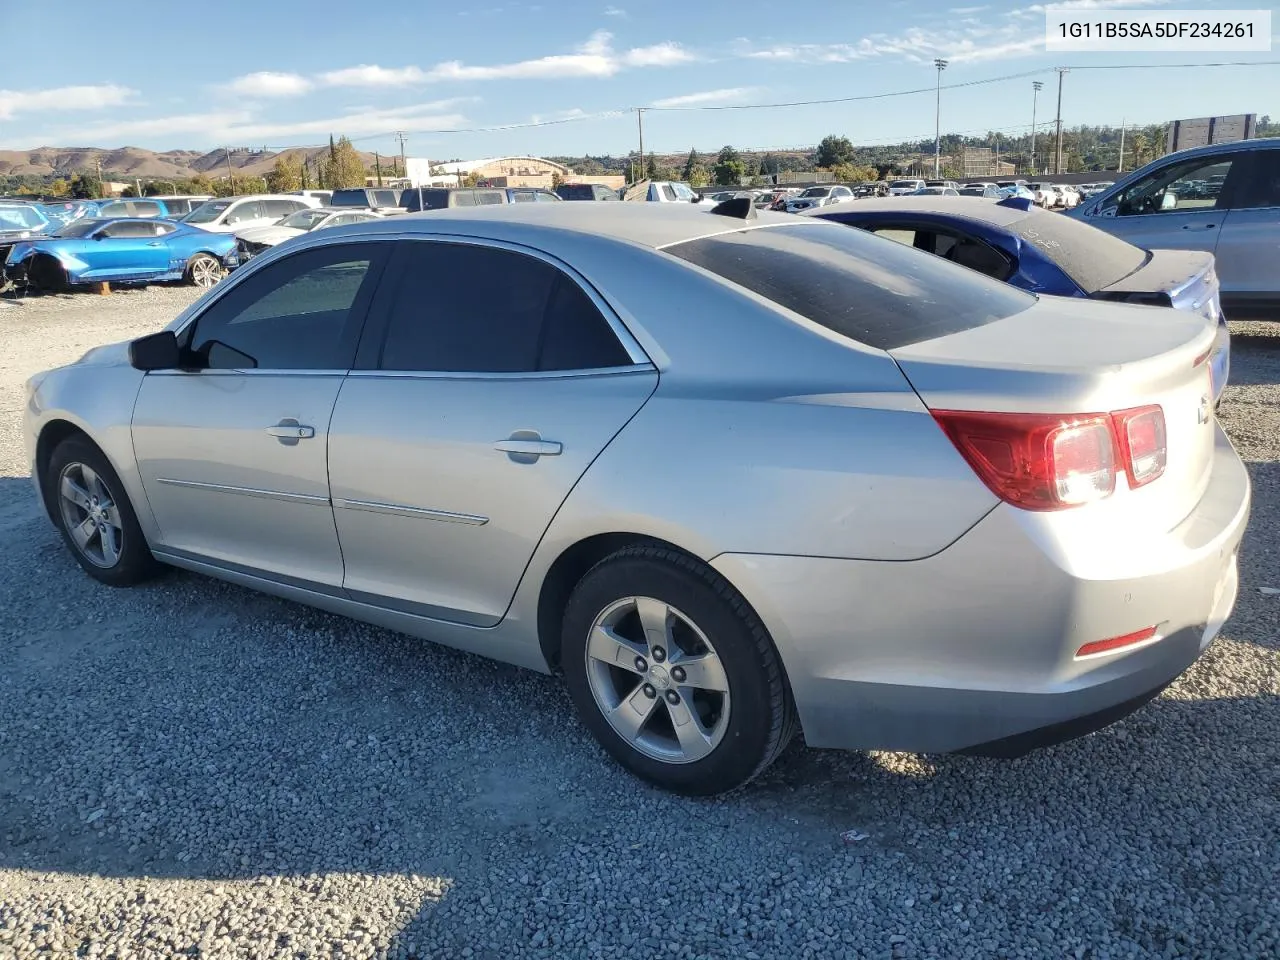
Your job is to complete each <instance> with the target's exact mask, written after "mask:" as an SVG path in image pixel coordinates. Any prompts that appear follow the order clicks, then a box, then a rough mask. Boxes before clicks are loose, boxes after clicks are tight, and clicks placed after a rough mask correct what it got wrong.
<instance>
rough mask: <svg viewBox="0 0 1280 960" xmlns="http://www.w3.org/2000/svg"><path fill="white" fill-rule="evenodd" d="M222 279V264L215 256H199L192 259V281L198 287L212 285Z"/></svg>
mask: <svg viewBox="0 0 1280 960" xmlns="http://www.w3.org/2000/svg"><path fill="white" fill-rule="evenodd" d="M221 279H222V264H220V263H218V261H217V260H215V259H213V257H207V256H199V257H196V258H195V259H194V260H192V261H191V282H192V283H194V284H195V285H196V286H197V287H212V286H213V285H214V284H215V283H217V282H218V281H219V280H221Z"/></svg>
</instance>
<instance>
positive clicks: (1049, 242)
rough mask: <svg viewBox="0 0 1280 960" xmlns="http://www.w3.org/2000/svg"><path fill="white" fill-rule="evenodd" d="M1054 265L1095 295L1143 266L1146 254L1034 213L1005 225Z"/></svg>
mask: <svg viewBox="0 0 1280 960" xmlns="http://www.w3.org/2000/svg"><path fill="white" fill-rule="evenodd" d="M1006 229H1009V230H1012V231H1013V232H1014V233H1016V234H1017V235H1018V236H1020V237H1021V238H1022V239H1023V240H1025V241H1027V242H1029V243H1033V244H1035V245H1036V247H1037V248H1038V249H1039V250H1040V252H1041V253H1042V254H1044V255H1045V256H1046V257H1048V258H1049V259H1050V260H1052V261H1053V262H1054V263H1056V264H1057V265H1058V266H1059V267H1060V268H1061V269H1062V272H1063V273H1065V274H1066V275H1067V276H1068V277H1070V278H1071V279H1072V280H1074V281H1075V282H1076V283H1077V284H1078V285H1079V287H1080V289H1081V290H1083V291H1084V292H1085V293H1096V292H1097V291H1099V290H1101V289H1102V288H1103V287H1109V286H1110V285H1111V284H1113V283H1115V282H1116V281H1117V280H1121V279H1123V278H1124V277H1127V276H1129V274H1131V273H1133V271H1135V270H1137V269H1138V268H1139V267H1141V266H1142V265H1143V264H1144V263H1146V262H1147V252H1146V251H1145V250H1143V249H1142V248H1141V247H1135V246H1134V245H1133V244H1131V243H1126V242H1125V241H1124V240H1121V239H1120V238H1119V237H1116V236H1113V235H1112V234H1109V233H1106V232H1105V231H1102V230H1097V229H1095V228H1094V227H1091V226H1090V225H1089V224H1087V223H1081V222H1080V221H1079V220H1072V219H1071V218H1070V217H1064V216H1061V215H1059V214H1056V213H1037V214H1032V215H1030V216H1027V217H1025V218H1023V219H1022V220H1015V221H1013V222H1012V223H1010V224H1006Z"/></svg>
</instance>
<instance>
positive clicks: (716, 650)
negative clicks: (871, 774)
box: [561, 547, 795, 795]
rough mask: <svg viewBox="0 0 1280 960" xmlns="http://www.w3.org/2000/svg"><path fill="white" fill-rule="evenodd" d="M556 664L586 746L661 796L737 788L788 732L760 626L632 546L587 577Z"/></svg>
mask: <svg viewBox="0 0 1280 960" xmlns="http://www.w3.org/2000/svg"><path fill="white" fill-rule="evenodd" d="M561 653H562V662H563V663H564V670H565V679H566V682H567V684H568V687H569V692H570V694H571V696H572V697H573V700H574V703H575V705H576V706H577V708H578V711H579V713H580V714H581V716H582V719H583V722H584V723H585V724H586V725H587V727H588V729H590V731H591V733H592V735H593V736H595V738H596V740H598V741H599V742H600V744H601V745H602V746H603V747H604V748H605V749H606V750H607V751H608V752H609V753H610V754H611V755H612V756H613V757H614V759H615V760H617V761H618V762H619V763H620V764H622V765H623V766H624V767H626V768H627V769H628V770H630V771H631V772H632V773H635V774H637V775H638V776H640V777H642V778H644V779H645V780H648V781H650V782H651V783H654V784H656V785H658V786H661V787H664V788H666V789H668V790H673V791H675V792H678V793H684V794H690V795H708V794H714V793H720V792H723V791H726V790H732V789H733V788H735V787H739V786H741V785H743V784H745V783H747V782H748V781H750V780H751V779H752V778H754V777H756V776H757V775H759V774H760V773H761V772H762V771H763V770H764V769H765V768H766V767H768V766H769V764H771V763H772V762H773V761H774V760H775V759H776V758H777V757H778V755H779V754H780V753H781V752H782V750H783V748H784V747H786V745H787V743H788V742H789V741H790V739H791V737H792V735H793V733H794V729H795V710H794V707H793V705H792V702H791V695H790V691H789V690H788V688H787V683H786V678H785V676H784V674H783V670H782V664H781V661H780V659H779V657H778V653H777V650H776V649H775V648H774V646H773V642H772V641H771V640H770V638H769V635H768V633H767V631H766V630H765V628H764V625H763V624H762V623H761V622H760V620H759V618H758V617H757V616H756V615H755V613H754V611H752V610H751V608H750V607H749V606H748V605H747V603H746V601H745V600H744V599H743V598H742V597H741V595H739V594H738V593H737V591H736V590H734V589H733V587H732V586H731V585H730V584H729V583H728V582H727V581H725V580H724V579H723V578H722V577H720V576H719V575H718V574H717V573H715V571H713V570H711V569H710V568H708V567H706V566H704V565H702V564H700V563H698V562H697V561H695V560H693V559H692V558H690V557H688V556H686V555H684V554H681V553H678V552H676V551H674V550H670V549H665V548H661V547H628V548H626V549H623V550H620V551H618V552H617V553H615V554H613V555H612V556H610V557H607V558H606V559H605V560H602V561H601V562H600V563H599V564H597V565H596V566H595V567H593V568H592V569H591V570H590V571H589V572H588V573H587V575H586V576H585V577H583V579H582V581H581V582H580V583H579V584H578V586H577V587H576V588H575V589H574V591H573V594H572V596H571V597H570V600H569V606H568V609H567V611H566V614H565V620H564V633H563V636H562V641H561Z"/></svg>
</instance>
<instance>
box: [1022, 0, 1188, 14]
mask: <svg viewBox="0 0 1280 960" xmlns="http://www.w3.org/2000/svg"><path fill="white" fill-rule="evenodd" d="M1165 5H1166V0H1059V2H1058V3H1033V4H1032V5H1031V6H1029V7H1023V8H1022V9H1021V10H1014V11H1012V12H1011V13H1010V16H1014V17H1034V16H1043V15H1044V12H1045V11H1046V10H1048V9H1050V8H1052V9H1054V10H1107V9H1114V8H1117V7H1119V8H1120V9H1122V10H1127V9H1130V8H1132V7H1161V6H1165Z"/></svg>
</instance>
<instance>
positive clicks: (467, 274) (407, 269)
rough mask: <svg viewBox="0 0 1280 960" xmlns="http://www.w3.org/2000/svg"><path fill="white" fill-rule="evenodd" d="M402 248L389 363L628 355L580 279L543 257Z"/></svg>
mask: <svg viewBox="0 0 1280 960" xmlns="http://www.w3.org/2000/svg"><path fill="white" fill-rule="evenodd" d="M402 255H403V256H404V257H405V259H404V260H403V261H402V266H401V269H400V271H399V275H400V281H399V284H398V289H397V290H396V291H395V294H394V298H393V300H392V302H391V304H390V309H389V325H388V329H387V337H386V340H385V342H384V344H383V348H382V357H381V361H380V364H379V365H380V367H381V368H382V369H384V370H414V371H423V372H428V371H430V372H442V373H532V372H535V371H539V370H580V369H597V368H602V367H616V366H625V365H628V364H630V363H631V360H630V358H629V357H628V356H627V353H626V351H625V350H624V349H623V348H622V345H621V344H620V343H619V342H618V339H617V337H615V336H614V334H613V331H612V329H610V327H609V325H608V322H607V321H606V320H605V318H604V317H603V316H602V315H601V314H600V311H599V310H597V309H596V307H595V304H594V303H592V302H591V299H590V298H589V297H588V296H587V295H586V294H585V293H584V292H583V291H582V288H581V287H579V286H578V285H577V283H575V282H574V281H573V280H572V279H570V278H569V277H568V276H566V275H565V274H564V273H562V272H561V271H560V270H558V269H557V268H556V267H554V266H552V265H551V264H549V263H547V262H545V261H543V260H539V259H537V258H536V257H530V256H526V255H524V254H520V253H515V252H513V251H510V250H500V249H496V248H493V247H483V246H475V245H471V244H461V243H444V242H438V241H421V242H416V243H414V244H412V245H411V246H409V247H407V248H406V249H405V250H404V252H403V254H402Z"/></svg>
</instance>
